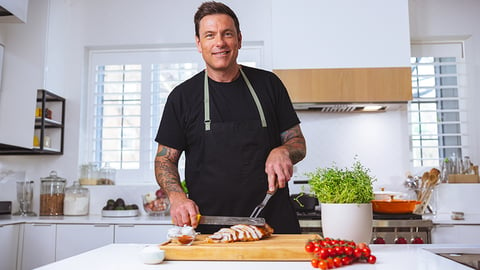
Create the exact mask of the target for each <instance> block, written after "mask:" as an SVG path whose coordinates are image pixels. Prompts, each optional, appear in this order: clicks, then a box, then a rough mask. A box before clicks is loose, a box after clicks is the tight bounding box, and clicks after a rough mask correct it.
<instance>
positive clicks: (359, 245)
mask: <svg viewBox="0 0 480 270" xmlns="http://www.w3.org/2000/svg"><path fill="white" fill-rule="evenodd" d="M357 247H358V248H359V249H363V248H365V247H368V245H367V244H365V243H358V245H357Z"/></svg>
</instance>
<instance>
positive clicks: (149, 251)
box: [140, 245, 165, 264]
mask: <svg viewBox="0 0 480 270" xmlns="http://www.w3.org/2000/svg"><path fill="white" fill-rule="evenodd" d="M140 259H141V260H142V262H143V263H144V264H159V263H161V262H163V260H164V259H165V251H164V250H161V249H160V248H159V247H158V245H152V246H146V247H144V248H143V249H142V251H141V252H140Z"/></svg>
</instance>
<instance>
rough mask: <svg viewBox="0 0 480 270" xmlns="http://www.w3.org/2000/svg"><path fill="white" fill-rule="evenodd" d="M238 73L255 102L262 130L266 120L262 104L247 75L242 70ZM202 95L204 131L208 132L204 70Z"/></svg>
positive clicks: (206, 82) (207, 102)
mask: <svg viewBox="0 0 480 270" xmlns="http://www.w3.org/2000/svg"><path fill="white" fill-rule="evenodd" d="M240 73H241V74H242V77H243V80H244V81H245V83H246V84H247V87H248V90H249V91H250V94H251V95H252V98H253V100H254V101H255V105H256V106H257V110H258V114H259V115H260V121H261V123H262V128H266V127H267V120H266V119H265V114H264V113H263V108H262V104H261V103H260V100H259V99H258V96H257V93H255V90H254V89H253V86H252V84H251V83H250V81H249V80H248V78H247V75H245V73H244V72H243V70H242V68H240ZM203 94H204V101H203V104H204V112H205V131H208V130H210V123H211V120H210V91H209V88H208V74H207V70H206V69H205V78H204V83H203Z"/></svg>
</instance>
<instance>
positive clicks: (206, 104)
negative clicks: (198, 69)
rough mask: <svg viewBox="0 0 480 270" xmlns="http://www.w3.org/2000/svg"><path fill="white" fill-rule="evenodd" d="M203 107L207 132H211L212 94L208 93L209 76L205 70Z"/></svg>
mask: <svg viewBox="0 0 480 270" xmlns="http://www.w3.org/2000/svg"><path fill="white" fill-rule="evenodd" d="M203 98H204V101H203V106H204V111H205V118H204V119H205V131H208V130H210V122H211V121H210V92H209V91H208V75H207V70H206V69H205V79H204V82H203Z"/></svg>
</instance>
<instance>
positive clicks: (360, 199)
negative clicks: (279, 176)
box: [307, 157, 376, 203]
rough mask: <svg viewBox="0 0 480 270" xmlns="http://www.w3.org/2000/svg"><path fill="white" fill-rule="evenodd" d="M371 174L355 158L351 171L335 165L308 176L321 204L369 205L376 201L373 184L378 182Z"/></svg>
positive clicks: (319, 169)
mask: <svg viewBox="0 0 480 270" xmlns="http://www.w3.org/2000/svg"><path fill="white" fill-rule="evenodd" d="M369 172H370V170H369V169H367V168H365V167H364V166H363V165H362V164H361V163H360V161H358V159H357V157H355V162H354V163H353V166H352V167H351V168H350V169H349V168H343V169H341V168H338V167H337V166H336V165H335V163H334V164H333V165H332V166H331V167H329V168H318V169H317V170H316V171H315V172H312V173H307V176H308V177H309V178H310V180H309V185H310V188H311V190H312V191H313V193H314V194H315V196H317V198H318V200H319V201H320V203H369V202H370V201H371V200H373V199H374V194H373V185H372V183H373V182H374V181H376V179H375V178H373V177H371V176H370V175H369Z"/></svg>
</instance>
